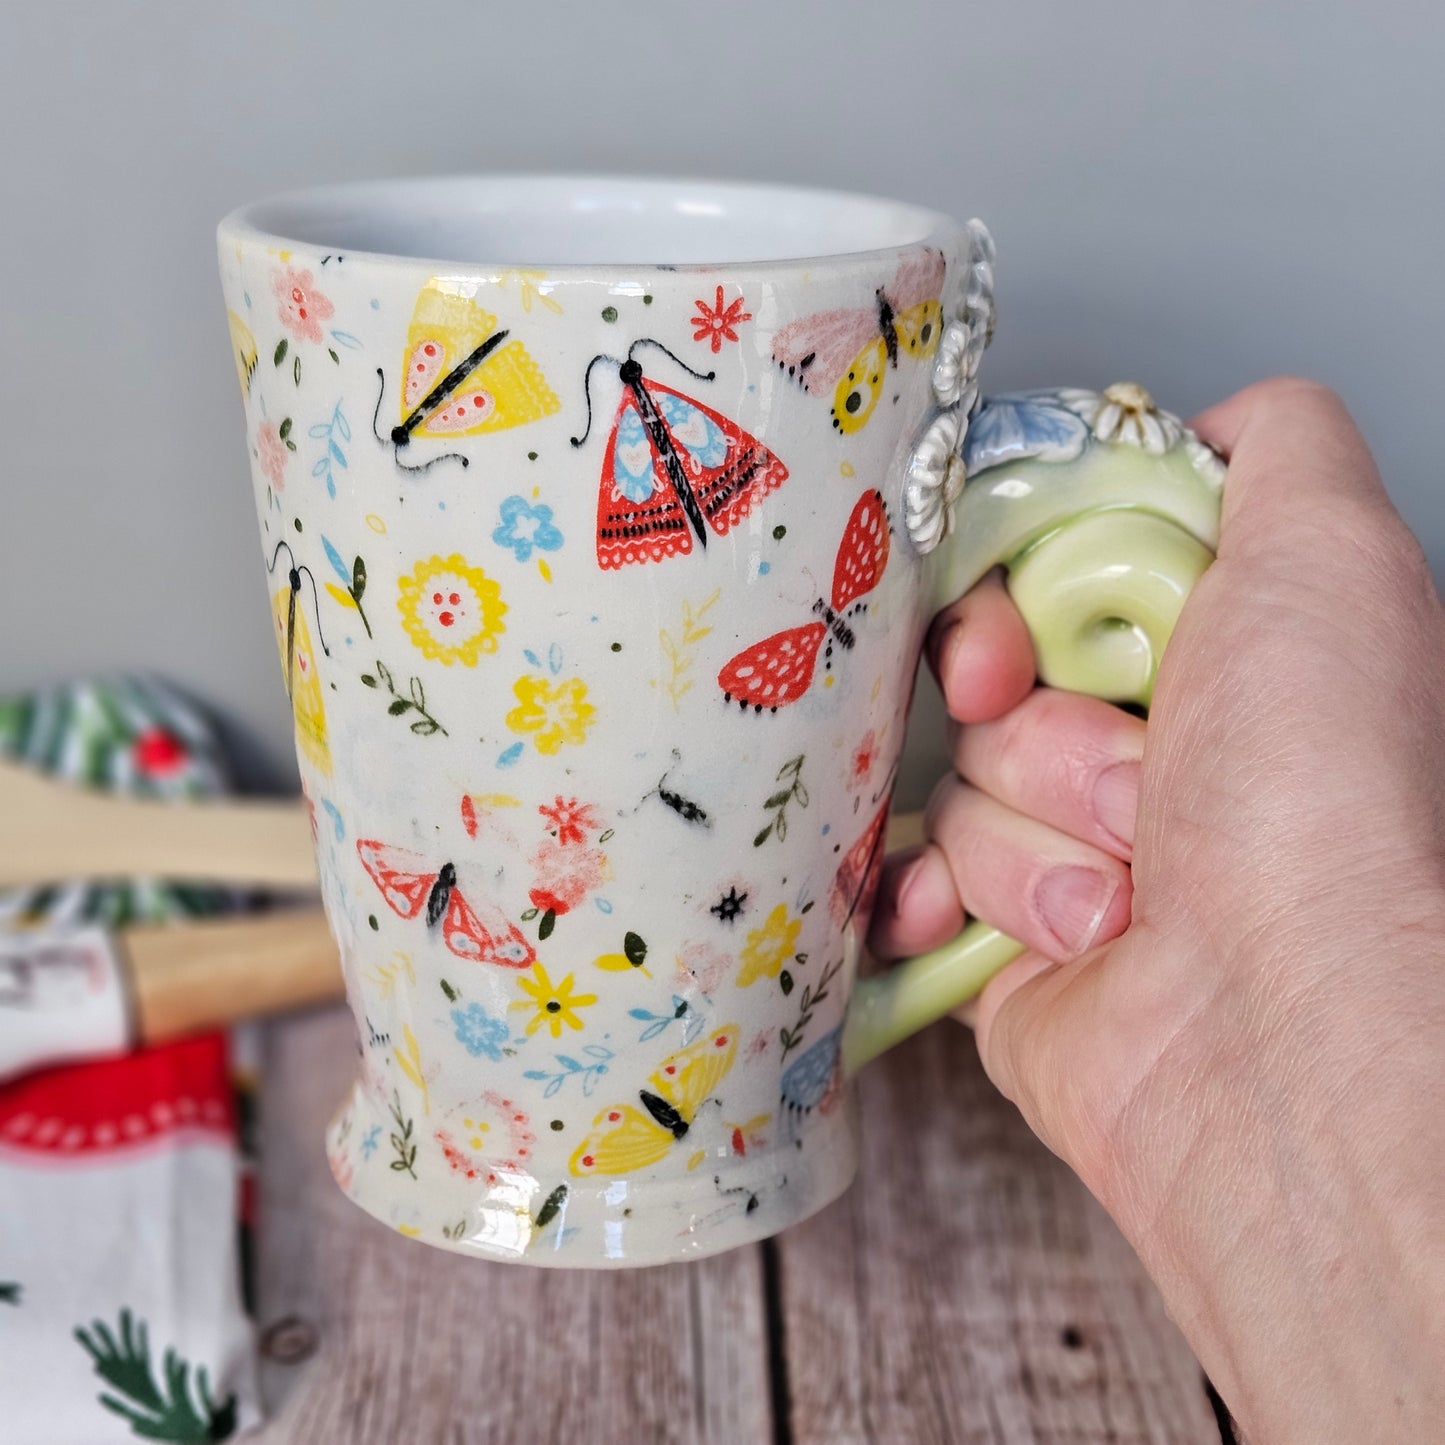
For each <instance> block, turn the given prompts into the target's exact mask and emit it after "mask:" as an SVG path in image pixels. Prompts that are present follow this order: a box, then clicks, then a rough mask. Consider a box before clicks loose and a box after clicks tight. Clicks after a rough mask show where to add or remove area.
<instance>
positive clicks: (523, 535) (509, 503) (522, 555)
mask: <svg viewBox="0 0 1445 1445" xmlns="http://www.w3.org/2000/svg"><path fill="white" fill-rule="evenodd" d="M492 541H494V542H496V543H497V544H498V545H499V546H502V547H510V548H511V549H512V551H513V552H514V553H516V556H517V561H519V562H525V561H527V559H528V558H529V557H531V555H532V551H533V549H534V548H535V549H536V550H537V551H539V552H555V551H556V550H557V548H558V547H560V546H561V545H562V533H561V531H560V530H559V529H558V527H557V525H556V523H555V522H553V520H552V509H551V507H548V506H545V505H544V504H543V503H541V502H537V503H535V504H534V503H532V502H529V501H528V500H527V499H526V498H525V497H518V496H512V497H508V498H507V499H506V501H504V502H503V503H502V525H501V526H500V527H498V528H497V529H496V530H495V531H494V532H493V533H492Z"/></svg>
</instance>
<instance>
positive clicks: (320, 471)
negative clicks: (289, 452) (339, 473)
mask: <svg viewBox="0 0 1445 1445" xmlns="http://www.w3.org/2000/svg"><path fill="white" fill-rule="evenodd" d="M330 469H331V464H330V462H329V461H328V460H327V459H326V458H325V457H322V458H321V460H320V461H318V462H317V463H316V465H315V466H314V467H312V468H311V475H312V476H313V477H324V476H325V475H326V473H327V472H328V471H330Z"/></svg>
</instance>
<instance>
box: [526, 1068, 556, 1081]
mask: <svg viewBox="0 0 1445 1445" xmlns="http://www.w3.org/2000/svg"><path fill="white" fill-rule="evenodd" d="M522 1077H523V1078H524V1079H550V1078H551V1077H552V1076H551V1074H549V1073H547V1072H546V1071H545V1070H543V1069H528V1070H527V1072H526V1073H525V1074H523V1075H522Z"/></svg>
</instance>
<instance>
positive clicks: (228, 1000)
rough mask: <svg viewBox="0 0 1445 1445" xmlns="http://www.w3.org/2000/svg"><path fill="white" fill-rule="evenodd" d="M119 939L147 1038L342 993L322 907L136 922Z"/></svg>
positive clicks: (139, 1021)
mask: <svg viewBox="0 0 1445 1445" xmlns="http://www.w3.org/2000/svg"><path fill="white" fill-rule="evenodd" d="M118 942H119V945H120V947H121V948H122V949H123V950H124V951H125V953H126V955H127V958H128V960H129V963H130V974H131V986H132V989H133V991H134V995H135V1009H136V1022H137V1030H138V1032H139V1034H140V1037H141V1039H142V1040H143V1041H145V1042H147V1043H150V1042H154V1041H156V1040H159V1039H169V1038H176V1037H177V1036H179V1035H181V1034H187V1033H192V1032H194V1031H195V1030H197V1029H205V1028H216V1027H221V1026H224V1025H226V1024H229V1023H234V1022H235V1021H236V1020H238V1019H244V1018H254V1017H256V1016H258V1015H261V1014H270V1013H278V1012H280V1011H282V1010H284V1009H291V1008H302V1007H304V1006H305V1005H307V1004H312V1003H319V1002H321V1001H323V1000H326V999H333V998H337V997H339V996H340V994H341V993H342V984H341V967H340V964H339V962H338V960H337V956H336V944H335V942H334V941H333V940H332V937H331V930H330V929H329V928H328V927H327V926H326V917H325V915H324V914H323V913H322V912H321V910H320V909H319V908H297V909H287V910H285V911H283V912H277V913H268V914H263V915H261V916H259V917H255V916H252V917H245V918H222V919H212V920H207V921H205V922H197V923H187V924H180V925H176V924H160V925H154V926H149V927H143V928H129V929H127V930H126V931H125V932H124V933H123V934H121V935H120V936H119V939H118Z"/></svg>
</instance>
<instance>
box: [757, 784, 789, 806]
mask: <svg viewBox="0 0 1445 1445" xmlns="http://www.w3.org/2000/svg"><path fill="white" fill-rule="evenodd" d="M792 796H793V790H792V789H791V788H784V789H783V791H782V792H781V793H774V794H773V796H772V797H771V798H769V799H768V801H767V802H766V803H764V804H763V807H765V808H782V807H786V805H787V802H788V799H789V798H791V797H792Z"/></svg>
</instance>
